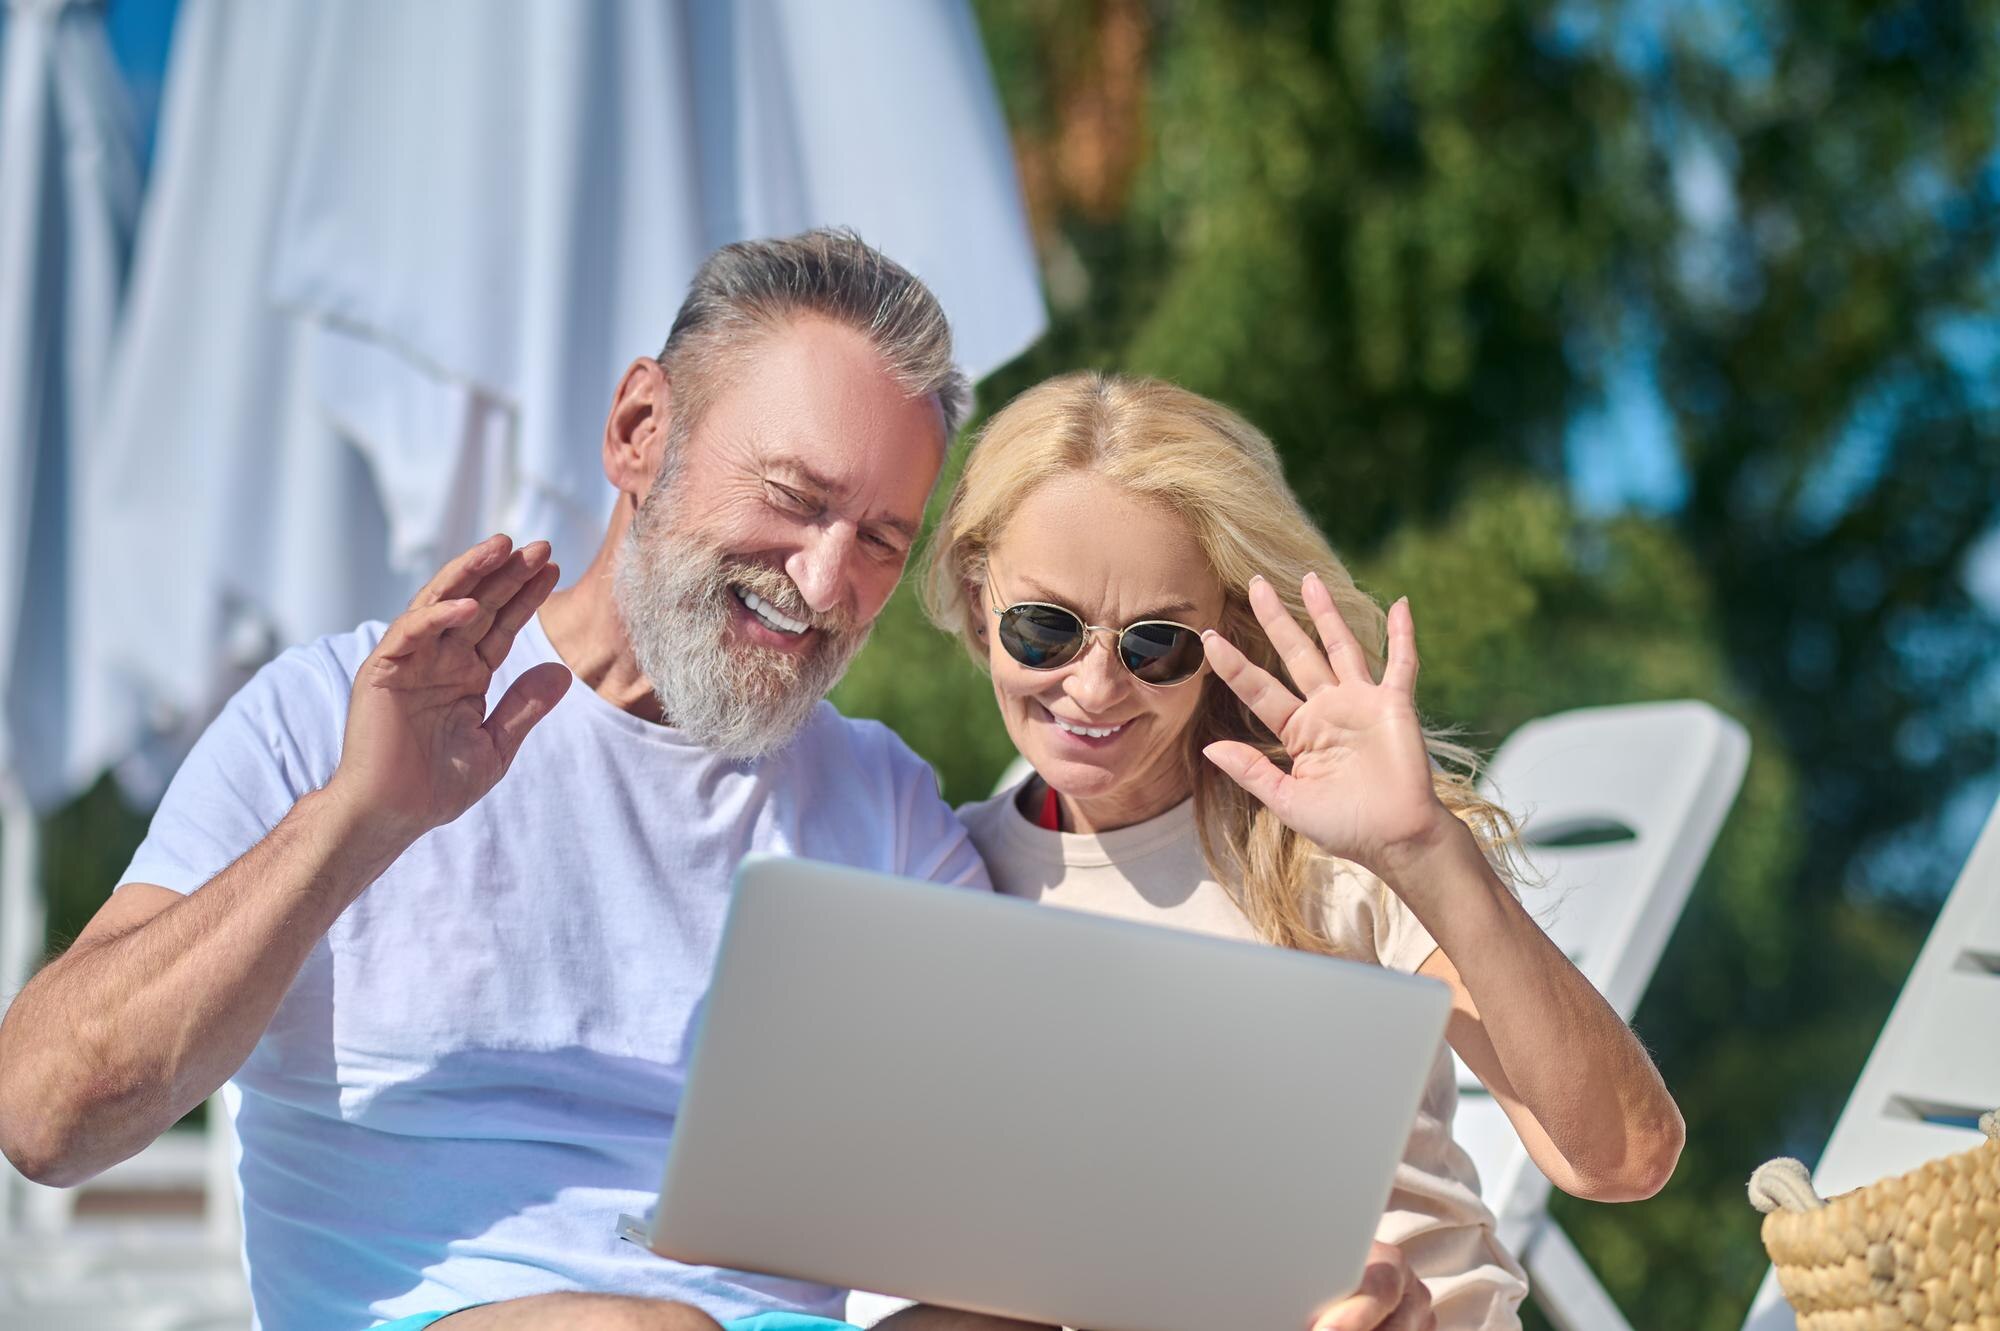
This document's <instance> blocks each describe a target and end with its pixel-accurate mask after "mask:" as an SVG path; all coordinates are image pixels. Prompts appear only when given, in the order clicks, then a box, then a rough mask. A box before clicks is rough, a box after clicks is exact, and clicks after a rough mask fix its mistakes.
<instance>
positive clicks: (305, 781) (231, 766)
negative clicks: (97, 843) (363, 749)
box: [118, 643, 351, 894]
mask: <svg viewBox="0 0 2000 1331" xmlns="http://www.w3.org/2000/svg"><path fill="white" fill-rule="evenodd" d="M350 690H351V684H350V683H349V681H348V679H347V676H346V674H345V673H344V671H342V669H341V667H340V665H339V663H338V662H337V660H336V658H335V657H334V655H333V653H332V652H331V650H330V649H329V648H328V647H327V646H326V645H325V644H324V643H315V644H313V645H311V646H307V647H297V648H293V649H292V650H290V651H288V652H285V653H284V654H283V655H281V656H279V657H278V658H277V659H276V660H273V661H271V662H270V663H269V664H267V665H266V666H265V667H264V668H263V669H262V670H259V671H258V672H257V674H256V675H255V676H254V677H252V679H251V680H250V682H249V683H248V684H245V685H244V686H243V687H242V688H241V689H240V690H238V692H237V694H236V696H235V697H233V698H231V699H230V700H229V702H228V704H227V705H226V706H225V707H223V709H222V712H221V714H220V715H218V716H217V717H216V718H215V720H214V721H213V722H211V723H210V725H209V727H208V729H207V730H205V731H203V732H202V736H201V738H200V739H199V740H197V741H195V745H194V748H193V749H191V750H190V751H189V752H188V756H187V759H186V761H184V762H183V763H182V764H181V766H180V770H179V771H178V772H176V773H175V774H174V779H173V780H172V782H170V783H169V784H168V786H167V792H166V795H165V796H164V797H163V798H162V799H161V800H160V807H159V809H158V810H157V811H156V812H155V813H154V814H153V821H152V824H151V825H150V826H149V827H148V828H147V830H146V839H145V840H144V841H143V842H141V843H140V845H139V850H138V853H137V854H136V855H134V856H133V857H132V863H131V864H130V866H128V867H127V868H126V870H125V873H124V876H123V877H121V878H120V879H119V880H118V881H119V882H120V884H124V883H157V884H158V885H159V886H161V887H164V888H168V889H170V890H172V891H175V892H180V893H182V894H186V893H189V892H193V891H194V890H195V889H197V888H199V887H200V886H201V885H202V884H203V883H206V882H207V881H208V880H209V879H211V878H213V877H215V875H216V874H218V873H220V872H222V870H224V869H226V868H228V867H229V866H230V865H231V864H233V863H235V862H236V860H237V859H239V858H240V857H241V856H242V855H243V853H244V852H245V851H247V850H249V849H250V848H251V847H252V846H254V845H256V844H257V843H258V842H259V841H261V840H263V839H264V837H265V836H266V835H268V834H269V833H270V831H271V829H272V828H274V827H276V826H277V825H278V823H279V821H280V820H281V819H283V818H284V816H285V814H286V813H287V812H289V811H290V810H291V807H292V805H293V804H295V803H297V802H298V800H299V799H300V797H301V796H304V795H306V794H309V793H311V792H312V791H315V790H317V789H319V788H320V787H321V786H323V785H325V784H326V781H327V778H328V777H330V776H331V775H332V774H333V768H334V765H335V764H336V763H337V762H338V761H339V756H340V736H341V730H342V724H343V721H344V719H345V716H346V710H347V696H348V693H349V692H350Z"/></svg>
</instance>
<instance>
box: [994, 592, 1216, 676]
mask: <svg viewBox="0 0 2000 1331" xmlns="http://www.w3.org/2000/svg"><path fill="white" fill-rule="evenodd" d="M994 614H996V615H997V616H998V617H999V619H1000V645H1001V646H1002V647H1005V648H1006V649H1007V655H1009V656H1011V657H1013V658H1014V659H1015V660H1016V661H1019V662H1020V663H1021V664H1022V665H1024V666H1026V667H1028V669H1030V670H1058V669H1061V668H1062V667H1063V666H1066V665H1068V664H1069V663H1070V662H1071V661H1074V660H1076V658H1077V657H1079V656H1081V655H1083V650H1084V648H1085V647H1087V646H1088V645H1089V644H1090V635H1091V634H1093V633H1116V634H1117V635H1118V659H1119V660H1120V661H1121V662H1123V663H1124V666H1125V668H1126V669H1127V670H1129V671H1131V672H1132V674H1133V676H1134V677H1135V678H1136V679H1138V680H1139V681H1140V682H1141V683H1144V684H1152V685H1156V686H1165V685H1169V684H1180V683H1184V682H1186V681H1187V680H1190V679H1193V678H1194V677H1195V676H1196V675H1197V674H1199V673H1200V671H1201V664H1202V660H1203V657H1202V651H1201V634H1200V632H1198V631H1197V630H1195V629H1191V628H1189V627H1188V626H1187V625H1185V624H1176V623H1174V622H1173V621H1172V620H1170V619H1145V620H1141V621H1140V622H1138V623H1137V624H1127V625H1126V626H1125V627H1124V628H1122V629H1112V628H1110V627H1108V626H1106V625H1103V624H1086V623H1084V622H1083V618H1082V616H1080V615H1078V614H1076V613H1075V612H1074V611H1071V610H1065V609H1063V608H1062V607H1061V606H1059V605H1048V604H1046V603H1044V602H1041V601H1023V602H1021V603H1020V604H1019V605H1010V606H1008V607H1007V608H1006V609H1005V610H996V611H994Z"/></svg>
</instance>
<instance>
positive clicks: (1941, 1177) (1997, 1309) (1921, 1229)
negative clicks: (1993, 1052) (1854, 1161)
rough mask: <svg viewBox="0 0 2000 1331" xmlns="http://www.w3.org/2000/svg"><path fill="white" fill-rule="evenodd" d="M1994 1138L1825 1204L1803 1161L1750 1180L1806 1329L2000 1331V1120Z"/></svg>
mask: <svg viewBox="0 0 2000 1331" xmlns="http://www.w3.org/2000/svg"><path fill="white" fill-rule="evenodd" d="M1979 1128H1980V1131H1982V1132H1984V1133H1985V1134H1986V1137H1987V1140H1986V1141H1984V1142H1982V1143H1981V1144H1980V1145H1978V1146H1976V1147H1974V1148H1973V1149H1972V1150H1970V1151H1965V1152H1962V1153H1961V1154H1958V1155H1951V1156H1946V1157H1945V1158H1944V1159H1942V1160H1933V1161H1931V1162H1930V1163H1929V1164H1926V1165H1923V1166H1921V1167H1919V1168H1917V1169H1913V1170H1911V1171H1910V1172H1909V1173H1907V1174H1903V1175H1901V1176H1899V1177H1897V1178H1887V1179H1883V1180H1882V1181H1881V1182H1879V1183H1873V1184H1870V1185H1869V1186H1868V1187H1865V1188H1857V1189H1855V1190H1854V1191H1853V1192H1847V1193H1842V1194H1841V1195H1840V1196H1838V1197H1834V1198H1831V1199H1829V1200H1826V1201H1822V1200H1820V1198H1819V1196H1818V1195H1817V1194H1815V1193H1814V1192H1813V1190H1812V1176H1811V1175H1810V1174H1808V1173H1807V1172H1806V1167H1805V1166H1804V1165H1802V1164H1800V1163H1799V1162H1798V1161H1796V1160H1773V1161H1771V1162H1770V1163H1769V1164H1767V1165H1764V1166H1762V1167H1761V1168H1759V1169H1758V1171H1757V1172H1756V1173H1755V1174H1752V1175H1751V1176H1750V1204H1751V1205H1753V1206H1755V1207H1756V1208H1757V1209H1758V1210H1760V1211H1762V1212H1764V1213H1765V1214H1764V1247H1765V1249H1766V1250H1768V1251H1769V1252H1770V1254H1771V1264H1772V1266H1774V1267H1776V1268H1777V1272H1778V1284H1779V1286H1780V1287H1781V1288H1782V1289H1783V1290H1784V1291H1785V1297H1786V1298H1787V1299H1789V1300H1790V1301H1791V1305H1792V1310H1793V1312H1794V1313H1795V1314H1796V1316H1797V1319H1798V1325H1799V1331H2000V1112H1996V1113H1989V1114H1987V1115H1985V1116H1984V1117H1982V1118H1981V1119H1980V1120H1979Z"/></svg>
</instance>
